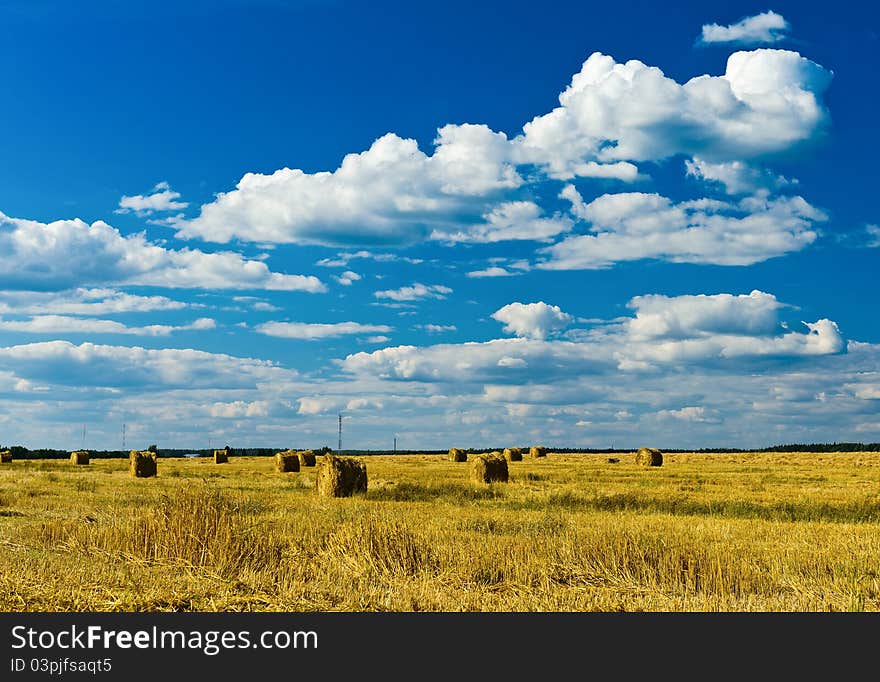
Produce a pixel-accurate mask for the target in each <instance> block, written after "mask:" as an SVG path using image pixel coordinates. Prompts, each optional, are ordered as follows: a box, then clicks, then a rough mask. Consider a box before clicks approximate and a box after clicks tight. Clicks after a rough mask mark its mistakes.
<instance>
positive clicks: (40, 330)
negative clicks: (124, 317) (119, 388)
mask: <svg viewBox="0 0 880 682" xmlns="http://www.w3.org/2000/svg"><path fill="white" fill-rule="evenodd" d="M216 326H217V323H216V322H215V321H214V320H212V319H211V318H208V317H201V318H199V319H197V320H195V321H194V322H192V323H190V324H186V325H178V326H170V325H164V324H151V325H147V326H144V327H129V326H127V325H124V324H122V323H121V322H116V321H114V320H100V319H95V318H82V317H69V316H66V315H37V316H35V317H32V318H30V319H29V320H4V319H0V330H3V331H9V332H24V333H27V334H132V335H135V336H168V335H169V334H172V333H173V332H178V331H189V330H200V331H204V330H208V329H214V328H216Z"/></svg>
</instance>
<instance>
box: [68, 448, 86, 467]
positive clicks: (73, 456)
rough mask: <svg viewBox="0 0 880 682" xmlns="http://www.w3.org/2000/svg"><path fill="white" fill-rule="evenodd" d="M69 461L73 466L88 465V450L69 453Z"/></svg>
mask: <svg viewBox="0 0 880 682" xmlns="http://www.w3.org/2000/svg"><path fill="white" fill-rule="evenodd" d="M70 461H71V463H73V464H88V463H89V451H88V450H77V451H75V452H71V453H70Z"/></svg>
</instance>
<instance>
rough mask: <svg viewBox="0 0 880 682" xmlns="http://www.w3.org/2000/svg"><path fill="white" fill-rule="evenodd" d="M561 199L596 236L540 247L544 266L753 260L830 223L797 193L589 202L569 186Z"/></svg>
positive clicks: (806, 240)
mask: <svg viewBox="0 0 880 682" xmlns="http://www.w3.org/2000/svg"><path fill="white" fill-rule="evenodd" d="M562 196H563V197H564V198H566V199H568V200H569V201H570V202H571V204H572V213H573V214H574V215H576V216H577V217H578V218H580V219H582V220H584V221H586V222H588V223H589V224H590V225H591V231H592V232H594V234H585V235H581V234H579V235H572V236H569V237H566V238H565V239H563V240H562V241H560V242H558V243H556V244H554V245H552V246H548V247H546V248H543V249H541V251H540V252H541V253H543V254H545V255H546V256H547V261H545V262H542V263H538V264H537V267H539V268H544V269H550V270H575V269H599V268H605V267H609V266H611V265H612V264H614V263H617V262H621V261H630V260H639V259H643V258H657V259H663V260H667V261H672V262H677V263H714V264H716V265H751V264H752V263H758V262H760V261H764V260H767V259H768V258H773V257H776V256H782V255H784V254H786V253H790V252H792V251H798V250H800V249H803V248H804V247H806V246H808V245H809V244H811V243H813V242H814V241H815V240H816V238H817V237H818V234H817V232H816V229H815V223H817V222H821V221H824V220H827V216H826V215H825V214H824V213H823V212H822V211H820V210H818V209H817V208H815V207H813V206H811V205H810V204H808V203H807V202H806V201H804V199H803V198H801V197H799V196H796V197H779V198H775V199H768V198H766V197H757V196H756V197H747V198H745V199H743V200H741V201H740V202H738V203H736V204H730V203H726V202H720V201H714V200H710V199H700V200H696V201H686V202H681V203H678V204H675V203H673V202H672V201H671V200H670V199H668V198H666V197H663V196H660V195H659V194H645V193H641V192H628V193H620V194H604V195H602V196H600V197H598V198H597V199H594V200H593V201H592V202H590V203H589V204H585V203H584V202H583V200H582V199H581V196H580V194H579V193H578V191H577V190H576V189H575V188H574V187H573V186H571V185H569V186H567V187H566V188H565V189H564V190H563V192H562Z"/></svg>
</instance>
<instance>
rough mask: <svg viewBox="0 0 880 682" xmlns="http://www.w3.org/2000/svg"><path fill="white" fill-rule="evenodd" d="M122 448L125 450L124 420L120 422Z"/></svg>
mask: <svg viewBox="0 0 880 682" xmlns="http://www.w3.org/2000/svg"><path fill="white" fill-rule="evenodd" d="M122 449H123V450H125V422H122Z"/></svg>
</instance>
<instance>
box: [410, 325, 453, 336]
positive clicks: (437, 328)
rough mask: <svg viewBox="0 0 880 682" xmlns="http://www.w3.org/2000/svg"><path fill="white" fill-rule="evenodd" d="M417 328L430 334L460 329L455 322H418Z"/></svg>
mask: <svg viewBox="0 0 880 682" xmlns="http://www.w3.org/2000/svg"><path fill="white" fill-rule="evenodd" d="M415 328H416V329H423V330H424V331H426V332H428V333H429V334H442V333H444V332H454V331H458V327H456V326H455V325H454V324H417V325H416V326H415Z"/></svg>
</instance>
